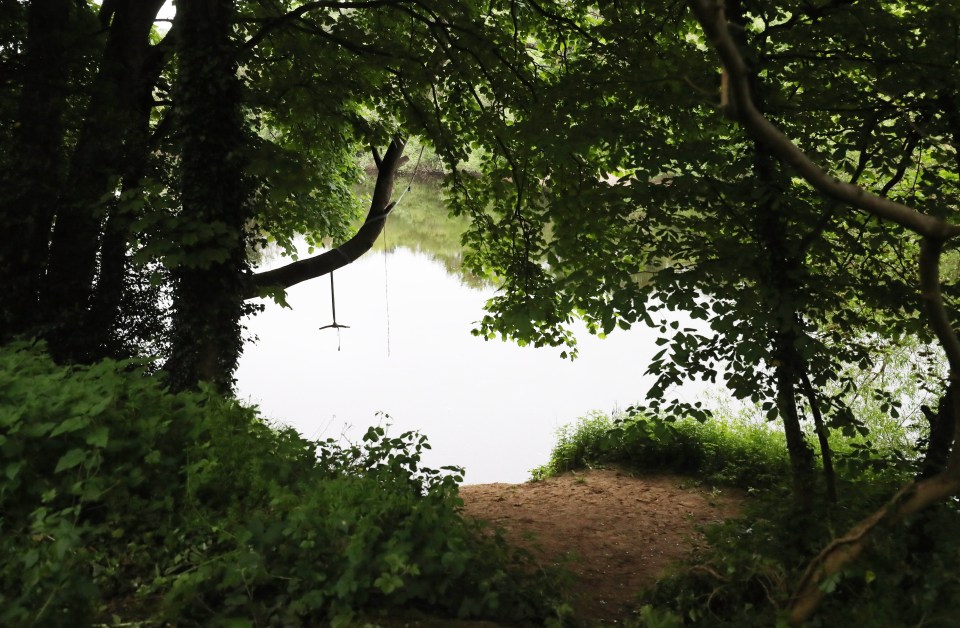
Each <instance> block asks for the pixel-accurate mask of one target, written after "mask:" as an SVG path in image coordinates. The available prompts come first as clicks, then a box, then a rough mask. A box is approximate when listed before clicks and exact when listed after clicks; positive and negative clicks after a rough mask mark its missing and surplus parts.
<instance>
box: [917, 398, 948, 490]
mask: <svg viewBox="0 0 960 628" xmlns="http://www.w3.org/2000/svg"><path fill="white" fill-rule="evenodd" d="M953 403H954V401H953V395H952V394H951V392H950V389H949V388H947V392H945V393H944V395H943V397H941V398H940V405H939V406H937V412H936V413H933V412H932V411H931V410H930V409H929V408H927V407H926V406H922V407H921V410H923V414H924V416H926V418H927V421H929V423H930V436H929V437H928V438H927V439H926V452H925V453H924V456H923V460H922V461H921V463H920V470H919V472H918V473H917V478H918V479H921V480H924V479H927V478H932V477H933V476H935V475H937V474H938V473H940V472H941V471H943V470H944V469H945V468H946V467H947V461H948V460H949V459H950V451H951V450H952V449H953V442H954V440H955V439H956V425H955V423H954V421H953Z"/></svg>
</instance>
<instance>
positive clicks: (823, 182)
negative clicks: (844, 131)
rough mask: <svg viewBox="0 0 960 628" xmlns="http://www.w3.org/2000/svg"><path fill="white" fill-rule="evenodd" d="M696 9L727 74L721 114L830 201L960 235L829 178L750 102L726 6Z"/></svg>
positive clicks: (693, 1) (694, 5)
mask: <svg viewBox="0 0 960 628" xmlns="http://www.w3.org/2000/svg"><path fill="white" fill-rule="evenodd" d="M688 2H689V4H690V7H691V9H692V10H693V12H694V14H695V15H696V17H697V20H698V21H699V22H700V25H701V26H702V27H703V31H704V33H706V35H707V37H708V38H709V40H710V42H711V43H712V44H713V47H714V48H715V49H716V51H717V54H718V56H719V57H720V61H721V63H722V64H723V68H724V98H723V100H722V101H721V108H722V109H723V110H724V113H725V114H726V115H728V116H729V117H731V118H732V119H734V120H737V121H738V122H740V124H742V125H743V126H744V128H746V129H747V131H749V132H750V133H751V134H752V135H753V136H754V137H756V138H757V140H758V141H761V142H763V143H764V144H766V145H767V146H768V147H769V149H770V150H771V151H772V152H773V153H774V154H775V155H776V156H777V157H778V158H779V159H780V160H781V161H783V162H784V163H786V164H789V165H790V166H792V167H793V168H794V169H795V170H796V171H797V173H798V174H799V175H800V176H802V177H803V178H804V179H805V180H806V181H807V183H809V184H810V185H812V186H813V187H814V188H815V189H816V190H817V191H819V192H820V193H821V194H823V195H824V196H827V197H829V198H832V199H835V200H838V201H841V202H844V203H847V204H849V205H852V206H854V207H856V208H858V209H861V210H863V211H865V212H868V213H870V214H872V215H874V216H877V217H878V218H883V219H885V220H889V221H891V222H894V223H896V224H898V225H900V226H902V227H906V228H907V229H910V230H911V231H915V232H916V233H919V234H920V235H923V236H926V237H931V238H935V239H938V240H943V239H946V238H949V237H952V236H955V235H960V226H957V225H952V224H950V223H948V222H946V221H944V220H941V219H939V218H934V217H932V216H928V215H926V214H921V213H920V212H918V211H917V210H915V209H913V208H912V207H907V206H906V205H901V204H900V203H896V202H894V201H891V200H888V199H885V198H881V197H879V196H876V195H875V194H871V193H869V192H867V191H866V190H864V189H863V188H861V187H859V186H857V185H853V184H850V183H844V182H842V181H839V180H838V179H836V178H834V177H832V176H830V175H829V174H828V173H826V172H825V171H824V170H823V169H821V168H820V167H819V166H817V165H816V164H815V163H813V161H811V160H810V158H809V157H807V156H806V154H804V152H803V151H801V150H800V149H799V148H798V147H797V146H796V145H795V144H794V143H793V142H792V141H790V139H789V138H787V136H785V135H784V134H783V133H782V132H781V131H780V129H778V128H777V127H776V126H774V125H773V124H772V123H771V122H770V121H769V120H767V119H766V118H765V117H764V116H763V115H762V114H761V113H760V112H759V111H758V110H757V108H756V107H755V106H754V104H753V100H752V98H751V97H750V79H749V77H750V73H749V69H748V68H747V64H746V62H745V61H744V60H743V57H742V56H741V55H740V52H739V51H738V50H737V47H736V44H735V43H734V41H733V37H732V36H731V34H730V30H729V28H728V27H727V21H726V18H725V17H724V12H723V3H722V1H721V0H688Z"/></svg>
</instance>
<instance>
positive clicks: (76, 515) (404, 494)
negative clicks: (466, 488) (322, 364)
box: [0, 345, 554, 626]
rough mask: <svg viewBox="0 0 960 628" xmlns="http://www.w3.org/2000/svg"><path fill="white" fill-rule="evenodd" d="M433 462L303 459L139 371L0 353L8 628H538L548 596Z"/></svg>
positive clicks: (409, 451) (244, 414)
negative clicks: (379, 625) (397, 620)
mask: <svg viewBox="0 0 960 628" xmlns="http://www.w3.org/2000/svg"><path fill="white" fill-rule="evenodd" d="M426 447H429V445H428V444H427V443H426V440H425V439H424V438H423V437H422V436H419V435H417V434H415V433H407V434H403V435H401V436H399V437H396V438H392V437H389V436H388V435H387V434H386V433H385V432H384V430H383V429H381V428H371V430H370V431H368V432H367V434H366V436H365V437H364V441H363V443H362V444H360V445H355V446H340V445H338V444H337V443H335V442H333V441H324V442H314V441H309V440H305V439H303V438H302V437H300V436H299V435H298V434H297V433H296V432H295V431H293V430H291V429H277V428H274V427H271V426H269V425H267V424H266V423H265V422H264V421H263V420H262V419H261V418H260V417H259V416H258V415H257V413H256V411H255V410H254V409H251V408H247V407H244V406H242V405H240V404H239V403H237V402H236V401H234V400H231V399H224V398H222V397H219V396H217V395H216V394H214V393H213V392H211V391H209V390H208V391H203V392H199V393H185V394H177V395H173V394H169V393H167V392H166V391H165V390H164V389H163V388H162V386H161V385H160V383H159V382H158V381H157V378H155V377H148V376H146V375H145V373H144V372H143V369H142V368H141V367H140V366H138V365H137V364H135V363H132V362H113V361H105V362H102V363H99V364H96V365H94V366H91V367H72V368H67V367H60V366H57V365H55V364H54V363H53V362H52V361H51V360H50V359H49V358H48V357H47V356H46V355H45V354H44V353H42V352H41V351H40V350H38V349H37V348H35V347H30V346H26V345H17V346H13V347H7V348H3V349H0V624H2V625H4V626H30V625H40V626H59V625H88V624H93V623H100V624H116V623H127V622H143V623H144V624H145V625H160V624H164V623H169V622H173V623H176V624H177V625H179V626H192V625H195V626H199V625H203V626H212V625H230V626H253V625H256V626H271V625H278V626H280V625H282V626H291V625H326V624H333V625H351V624H352V623H354V620H355V618H356V617H358V616H360V614H362V615H364V616H371V615H372V616H376V615H377V614H378V613H387V614H389V613H390V612H391V609H400V608H402V609H405V610H409V609H417V610H423V611H426V612H429V613H434V614H439V615H444V616H451V617H452V616H458V617H487V618H495V619H496V618H510V619H511V620H512V621H523V620H536V621H539V622H542V620H543V619H544V618H545V617H547V616H549V615H550V613H551V608H553V602H552V600H553V599H554V598H552V597H551V596H552V590H553V589H552V588H551V587H552V585H551V584H550V582H549V581H547V580H546V579H545V578H542V577H535V576H533V575H531V574H532V573H533V571H532V570H531V569H529V568H527V566H526V563H525V561H524V558H523V556H521V555H518V554H516V553H515V552H514V551H513V550H511V549H509V548H508V546H507V545H506V544H505V543H504V542H503V541H502V539H500V538H498V537H497V536H495V535H489V534H486V533H484V532H483V531H482V530H481V529H480V528H479V526H478V525H477V524H474V523H472V522H470V521H468V520H465V519H464V517H463V516H462V515H461V505H462V502H461V500H460V498H459V496H458V489H457V482H458V481H460V480H461V476H460V474H461V471H460V470H459V469H456V468H447V469H441V470H434V469H429V468H425V467H422V466H420V454H421V452H422V450H423V449H424V448H426Z"/></svg>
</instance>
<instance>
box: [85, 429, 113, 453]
mask: <svg viewBox="0 0 960 628" xmlns="http://www.w3.org/2000/svg"><path fill="white" fill-rule="evenodd" d="M109 440H110V430H109V429H107V427H105V426H100V427H98V428H97V429H95V430H93V431H92V432H90V433H89V434H87V438H86V442H87V444H88V445H93V446H94V447H99V448H100V449H103V448H104V447H106V446H107V442H109Z"/></svg>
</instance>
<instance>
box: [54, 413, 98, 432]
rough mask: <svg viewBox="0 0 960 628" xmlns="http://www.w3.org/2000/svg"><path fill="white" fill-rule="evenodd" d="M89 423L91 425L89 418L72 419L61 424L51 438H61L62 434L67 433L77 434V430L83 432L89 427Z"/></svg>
mask: <svg viewBox="0 0 960 628" xmlns="http://www.w3.org/2000/svg"><path fill="white" fill-rule="evenodd" d="M89 423H90V419H89V418H88V417H85V416H75V417H71V418H69V419H67V420H66V421H63V422H62V423H60V425H58V426H57V427H56V429H54V430H53V431H52V432H50V436H51V437H53V436H60V435H61V434H65V433H67V432H76V431H77V430H81V429H83V428H85V427H86V426H87V425H89Z"/></svg>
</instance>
